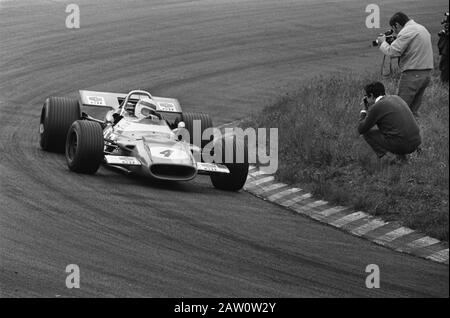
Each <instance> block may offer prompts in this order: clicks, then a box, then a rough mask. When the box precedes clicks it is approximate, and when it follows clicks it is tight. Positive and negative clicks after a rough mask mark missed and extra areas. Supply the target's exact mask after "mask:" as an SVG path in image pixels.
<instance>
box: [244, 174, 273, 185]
mask: <svg viewBox="0 0 450 318" xmlns="http://www.w3.org/2000/svg"><path fill="white" fill-rule="evenodd" d="M273 180H275V178H274V177H273V176H270V177H265V178H261V179H258V180H255V181H250V182H249V183H247V184H246V185H245V187H246V188H253V187H255V186H257V185H260V184H263V183H266V182H270V181H273Z"/></svg>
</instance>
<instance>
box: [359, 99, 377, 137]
mask: <svg viewBox="0 0 450 318" xmlns="http://www.w3.org/2000/svg"><path fill="white" fill-rule="evenodd" d="M375 106H376V105H373V106H372V109H370V111H369V112H368V113H367V114H366V115H365V114H364V113H362V114H361V116H360V118H359V125H358V132H359V133H360V134H361V135H363V134H365V133H366V132H368V131H369V130H370V129H371V128H372V127H373V126H375V124H376V123H377V121H378V110H377V107H375Z"/></svg>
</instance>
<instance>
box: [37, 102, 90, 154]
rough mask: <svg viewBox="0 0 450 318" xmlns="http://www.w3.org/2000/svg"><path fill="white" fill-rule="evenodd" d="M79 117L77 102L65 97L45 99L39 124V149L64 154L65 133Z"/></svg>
mask: <svg viewBox="0 0 450 318" xmlns="http://www.w3.org/2000/svg"><path fill="white" fill-rule="evenodd" d="M80 117H81V111H80V104H79V103H78V100H76V99H71V98H65V97H49V98H47V100H46V101H45V103H44V106H43V107H42V111H41V119H40V123H39V137H40V141H39V143H40V145H41V148H42V149H43V150H46V151H52V152H64V149H65V148H64V146H65V142H66V135H67V131H68V130H69V127H70V125H72V123H73V122H74V121H75V120H78V119H80Z"/></svg>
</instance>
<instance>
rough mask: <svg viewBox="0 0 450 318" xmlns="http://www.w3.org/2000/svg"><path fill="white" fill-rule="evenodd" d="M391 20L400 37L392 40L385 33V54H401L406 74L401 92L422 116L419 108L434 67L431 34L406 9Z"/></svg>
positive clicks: (380, 39)
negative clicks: (405, 11) (388, 40)
mask: <svg viewBox="0 0 450 318" xmlns="http://www.w3.org/2000/svg"><path fill="white" fill-rule="evenodd" d="M389 24H390V26H391V27H392V29H393V31H394V32H395V33H396V34H397V38H396V39H395V40H394V41H393V42H392V43H391V44H389V43H387V42H386V36H385V35H382V36H380V37H378V39H377V42H378V44H379V45H380V50H381V51H382V52H383V53H384V54H385V55H387V56H389V57H398V58H399V62H398V63H399V67H400V71H401V72H402V74H401V77H400V82H399V85H398V93H397V95H398V96H400V97H401V98H402V99H403V100H404V101H405V102H406V103H407V104H408V106H409V108H410V109H411V111H412V113H413V114H414V116H416V117H418V113H417V111H418V109H419V107H420V104H421V103H422V97H423V93H424V91H425V88H426V87H427V86H428V84H429V83H430V80H431V76H430V74H431V70H432V69H433V48H432V44H431V35H430V33H429V32H428V31H427V29H425V27H423V26H422V25H420V24H418V23H416V22H414V20H412V19H410V18H409V17H408V16H407V15H406V14H404V13H402V12H397V13H396V14H394V15H393V16H392V18H391V19H390V21H389Z"/></svg>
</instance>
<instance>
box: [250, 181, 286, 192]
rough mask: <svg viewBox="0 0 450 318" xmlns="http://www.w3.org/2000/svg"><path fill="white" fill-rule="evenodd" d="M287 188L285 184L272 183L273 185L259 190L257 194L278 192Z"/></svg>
mask: <svg viewBox="0 0 450 318" xmlns="http://www.w3.org/2000/svg"><path fill="white" fill-rule="evenodd" d="M285 186H286V184H285V183H272V184H271V185H268V186H265V187H261V189H258V190H256V191H255V192H257V193H258V194H262V193H264V192H269V191H273V190H276V189H279V188H282V187H285Z"/></svg>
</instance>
